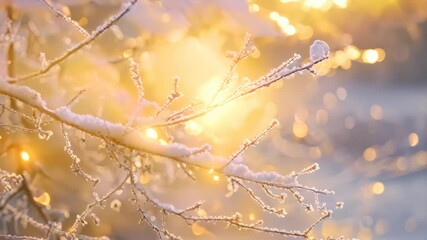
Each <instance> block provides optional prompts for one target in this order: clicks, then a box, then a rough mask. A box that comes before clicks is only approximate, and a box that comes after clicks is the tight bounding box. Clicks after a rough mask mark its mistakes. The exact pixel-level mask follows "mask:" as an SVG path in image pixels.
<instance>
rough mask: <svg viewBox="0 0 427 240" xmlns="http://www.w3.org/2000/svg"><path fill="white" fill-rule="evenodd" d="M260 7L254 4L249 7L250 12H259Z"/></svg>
mask: <svg viewBox="0 0 427 240" xmlns="http://www.w3.org/2000/svg"><path fill="white" fill-rule="evenodd" d="M259 9H260V8H259V5H258V4H256V3H253V4H251V5H249V11H250V12H259Z"/></svg>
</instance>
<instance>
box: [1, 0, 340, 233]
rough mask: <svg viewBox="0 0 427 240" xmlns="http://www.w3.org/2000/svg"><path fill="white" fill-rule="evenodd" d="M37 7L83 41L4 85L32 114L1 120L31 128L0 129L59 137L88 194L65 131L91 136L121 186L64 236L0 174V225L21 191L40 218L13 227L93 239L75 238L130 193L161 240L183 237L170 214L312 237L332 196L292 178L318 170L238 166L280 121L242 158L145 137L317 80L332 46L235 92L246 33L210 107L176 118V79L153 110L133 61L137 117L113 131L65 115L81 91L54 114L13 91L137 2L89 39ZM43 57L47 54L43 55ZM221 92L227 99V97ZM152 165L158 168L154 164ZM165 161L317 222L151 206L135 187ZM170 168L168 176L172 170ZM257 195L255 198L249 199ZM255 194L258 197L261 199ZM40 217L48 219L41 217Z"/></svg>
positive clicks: (14, 110)
mask: <svg viewBox="0 0 427 240" xmlns="http://www.w3.org/2000/svg"><path fill="white" fill-rule="evenodd" d="M43 1H44V3H45V4H46V5H47V7H48V8H49V9H50V10H51V11H53V12H54V13H56V14H57V15H58V16H60V17H62V18H63V19H65V21H67V22H68V23H69V24H71V25H72V26H73V27H75V28H77V29H78V30H79V31H80V32H82V33H83V34H84V35H85V36H86V39H85V40H83V41H82V42H80V43H78V44H77V45H75V46H73V47H72V48H70V49H68V50H66V51H65V52H64V53H63V54H62V55H60V56H59V57H57V58H55V59H53V60H46V58H45V57H41V59H42V62H43V64H42V67H41V69H40V70H38V71H36V72H33V73H30V74H27V75H24V76H18V77H14V76H12V75H10V76H7V78H6V79H7V81H0V94H1V95H4V96H7V97H8V98H10V99H13V101H17V102H19V103H23V104H24V105H26V106H27V110H28V109H30V110H31V111H32V112H33V117H31V116H28V115H27V114H26V113H25V111H24V110H23V109H24V107H22V108H18V107H16V106H7V104H6V103H1V105H0V106H1V107H2V109H1V111H2V112H1V114H3V111H6V112H9V113H11V114H15V115H16V116H18V117H19V118H20V120H25V121H27V122H30V123H31V124H32V125H34V128H28V127H27V126H26V125H24V124H22V125H20V124H19V122H18V121H15V122H11V123H5V124H2V125H0V128H3V129H7V128H15V129H16V130H29V131H34V132H38V133H43V134H47V135H48V137H44V138H43V140H45V141H51V140H49V137H50V136H51V135H52V134H55V135H62V137H63V138H64V140H65V144H64V151H65V152H66V153H67V155H68V156H69V157H70V158H71V160H72V164H71V170H72V172H73V173H76V174H77V175H78V176H80V177H82V178H83V179H84V180H86V181H88V182H92V183H93V186H92V188H93V187H95V184H97V183H99V182H100V181H101V180H100V177H101V176H99V174H97V173H96V172H95V173H93V174H92V173H91V174H89V173H87V172H86V171H84V170H83V168H82V166H81V165H80V164H81V163H82V162H89V161H87V160H85V158H84V157H82V158H80V157H79V156H78V155H77V154H76V153H75V152H74V151H75V150H76V147H75V146H74V147H72V145H71V143H72V142H73V141H72V139H71V137H72V136H73V135H72V134H70V135H69V134H68V132H70V131H76V132H78V133H82V134H84V135H90V136H92V137H93V139H95V140H96V141H98V142H99V143H100V145H99V146H100V148H99V151H100V152H103V153H104V154H105V155H104V156H105V158H106V159H107V160H108V159H109V160H111V162H113V163H114V165H115V167H116V169H115V172H114V175H116V176H119V177H118V178H119V179H120V181H119V183H118V184H116V185H115V186H114V187H112V188H110V189H108V190H107V191H106V193H105V194H104V195H103V196H102V197H100V196H99V195H98V194H97V193H96V192H95V191H94V190H93V192H92V199H91V201H90V202H89V203H88V204H87V205H86V207H85V208H84V210H83V211H82V212H81V213H80V214H78V215H77V216H76V217H75V219H74V221H73V224H72V226H71V227H70V228H69V229H68V230H67V231H64V230H62V228H61V224H60V222H51V221H50V218H49V216H50V215H49V213H50V211H51V209H50V208H48V207H44V206H41V205H40V204H38V203H36V202H35V200H34V199H35V198H34V196H33V195H32V191H31V188H30V185H29V184H30V182H29V181H27V178H26V176H25V174H24V173H22V172H20V173H19V174H13V173H9V172H7V171H4V170H0V180H1V182H0V183H1V184H2V185H3V188H4V190H5V194H4V195H0V200H1V202H0V204H2V205H0V206H1V209H0V210H1V211H0V216H2V215H4V214H17V213H18V212H19V211H20V210H19V207H20V206H18V204H16V201H10V200H11V199H15V198H18V197H17V196H16V192H19V191H21V190H22V189H23V191H25V193H26V195H27V201H28V203H30V204H32V205H33V206H34V208H35V209H36V211H37V212H38V213H39V216H38V217H37V218H34V217H33V216H31V212H25V213H23V214H20V215H19V217H17V218H20V219H21V220H22V221H26V222H28V223H30V224H32V225H34V226H35V228H36V229H38V230H39V231H41V232H42V233H43V234H44V235H45V236H47V237H45V238H43V239H49V238H50V237H51V236H57V237H60V236H65V237H67V238H68V237H70V238H72V239H96V238H92V237H89V236H85V235H83V234H80V233H79V232H80V231H81V230H82V228H84V227H85V226H86V225H88V224H89V219H91V220H92V222H93V223H94V224H95V225H96V226H97V225H99V224H101V219H100V218H99V217H98V216H97V215H96V214H95V212H94V210H95V208H104V207H105V204H106V201H107V200H110V199H112V196H113V194H116V193H117V194H118V193H121V192H122V191H123V190H128V191H127V193H128V194H129V195H130V196H131V203H132V204H133V205H134V206H135V207H136V209H137V211H138V212H139V213H140V222H145V223H146V224H147V225H148V226H149V227H150V228H151V229H152V230H153V231H154V232H155V233H156V234H157V235H158V237H159V238H160V239H164V238H169V239H181V237H180V236H177V235H175V234H174V233H172V232H171V231H170V230H169V229H168V227H167V226H166V219H167V217H168V216H170V215H173V216H175V217H178V218H179V219H181V220H182V221H183V222H185V223H186V224H188V225H190V226H192V225H193V224H196V223H203V222H206V223H222V224H225V225H226V226H233V227H236V228H237V229H245V230H252V231H257V232H264V233H271V234H278V235H282V236H287V237H299V238H305V239H309V238H310V237H311V235H310V234H311V231H312V229H313V228H314V227H315V226H316V225H318V224H319V223H320V222H322V221H323V220H324V219H326V218H328V217H330V216H331V213H332V212H331V211H330V210H328V209H327V208H326V206H325V204H323V203H320V200H319V195H326V194H333V192H332V191H330V190H326V189H317V188H316V187H312V186H306V185H304V184H302V183H300V182H299V177H302V176H304V175H306V174H310V173H313V172H315V171H317V170H318V169H319V166H318V164H313V165H310V166H308V167H306V168H304V169H302V170H301V171H298V172H295V171H294V172H291V173H290V174H288V175H283V174H280V173H277V172H255V171H253V170H251V169H250V168H249V167H248V165H246V164H245V163H244V161H243V154H244V152H245V151H246V150H247V149H248V148H250V147H253V146H256V145H257V144H258V142H259V141H260V140H261V139H262V138H263V137H265V136H266V135H268V133H269V132H270V131H271V130H272V129H273V128H274V127H276V126H278V124H279V122H278V121H277V120H273V121H272V122H271V124H270V125H269V126H268V127H267V128H266V129H265V130H263V131H261V132H260V133H259V134H257V135H256V136H255V137H253V138H252V139H248V140H247V141H245V142H244V143H243V145H242V146H241V147H240V149H239V150H237V151H236V152H235V153H234V154H232V155H231V156H229V157H223V156H217V155H214V154H212V153H211V147H210V146H209V145H207V144H204V145H201V146H199V147H194V146H189V145H186V144H184V143H180V142H176V141H175V142H174V140H173V137H170V138H169V139H168V142H166V141H164V142H161V141H157V140H156V139H153V138H152V137H150V136H146V134H144V131H146V130H149V129H150V130H151V131H154V133H155V134H156V136H157V132H156V130H158V131H159V132H160V131H161V132H163V133H164V134H165V135H166V136H171V135H173V133H172V131H170V129H171V128H172V127H175V126H177V125H179V124H182V123H186V122H188V121H190V120H193V119H196V118H198V117H202V116H205V115H206V114H208V113H210V112H212V111H214V110H216V109H219V108H221V107H223V106H225V105H227V104H230V103H232V102H234V101H236V100H238V99H241V98H243V97H249V96H248V95H250V94H252V93H257V92H258V91H260V90H262V89H264V88H267V87H269V86H271V85H272V84H273V83H275V82H277V81H279V80H281V79H283V78H286V77H290V76H292V75H293V74H295V73H299V72H304V71H310V72H312V73H314V70H313V67H314V66H315V65H316V64H317V63H319V62H322V61H324V60H325V59H327V58H328V57H329V47H328V45H327V44H326V43H325V42H323V41H319V40H316V41H315V42H314V43H313V45H311V47H310V61H309V62H307V63H303V64H299V63H297V62H298V60H300V58H301V57H300V56H299V55H297V54H295V55H294V56H293V57H291V58H290V59H289V60H287V61H284V62H283V63H281V64H280V65H279V66H277V67H276V68H274V69H272V70H270V71H269V72H268V73H266V74H265V75H264V76H261V77H259V78H258V79H257V80H255V81H252V82H251V81H244V82H242V83H240V84H237V86H235V88H234V89H232V86H234V84H231V82H232V81H233V78H234V74H235V71H236V69H237V66H238V63H240V62H241V61H242V60H243V59H245V58H246V57H247V56H249V55H250V54H251V53H252V52H253V51H254V50H255V47H254V46H253V45H252V43H251V39H250V35H249V34H247V35H246V37H245V39H244V41H243V46H242V48H241V50H240V51H239V52H237V53H236V52H228V53H227V55H228V56H229V57H230V58H231V59H232V63H231V65H230V68H229V70H228V72H227V73H226V74H225V77H224V79H223V81H222V82H221V84H220V85H219V86H218V88H217V89H215V91H214V95H213V97H212V98H211V99H210V101H209V102H208V103H207V104H204V103H202V102H196V101H194V102H191V103H190V104H188V105H187V107H184V108H183V109H181V110H178V111H173V110H172V109H169V107H170V105H171V104H172V103H173V102H175V101H178V99H180V98H179V97H180V96H182V93H181V92H179V89H178V83H179V79H178V78H175V79H174V82H173V89H172V91H171V93H170V94H169V96H168V98H167V100H166V102H165V103H164V104H162V105H158V104H157V103H151V102H149V101H148V100H147V99H145V95H144V87H143V82H142V77H141V73H140V71H139V66H138V64H137V63H136V62H135V61H134V60H133V59H132V58H129V63H130V74H131V80H132V81H133V83H134V86H135V88H136V90H137V91H138V100H137V102H138V103H137V107H136V109H134V111H133V115H132V116H131V118H130V119H129V121H127V123H117V122H112V121H108V120H107V119H104V118H102V117H97V116H94V115H92V114H79V113H76V112H74V111H73V110H72V109H71V107H72V105H73V103H74V102H75V101H76V100H77V99H78V98H79V97H80V95H81V94H82V93H83V92H85V90H82V91H80V92H79V93H78V94H77V95H76V96H75V97H74V98H73V99H72V100H71V101H69V103H68V104H66V105H64V106H62V107H57V108H53V107H51V104H50V103H49V101H47V100H46V99H44V98H43V97H42V95H41V93H39V92H38V91H36V90H35V89H33V88H31V87H29V86H24V85H20V84H18V83H21V82H22V81H24V80H28V79H32V78H37V77H42V76H43V75H44V74H46V73H47V72H49V71H50V70H51V69H52V68H53V67H54V66H57V65H58V64H60V63H62V62H63V61H65V60H66V59H67V58H69V57H70V56H72V55H73V54H75V53H76V52H77V51H78V50H80V49H82V48H83V47H85V46H87V45H88V44H90V43H92V42H93V41H94V40H95V39H96V38H97V37H98V36H99V35H100V34H102V33H103V32H105V31H106V30H108V29H109V28H111V27H112V25H114V24H115V23H116V22H117V21H118V20H120V19H121V18H122V17H123V16H124V15H125V14H126V13H127V12H129V11H130V9H131V7H132V6H133V5H134V4H136V2H137V0H132V1H130V2H128V3H126V4H123V6H122V8H121V10H120V11H119V12H118V13H117V14H115V15H114V16H112V17H111V18H110V19H108V20H107V21H105V22H104V23H103V24H101V25H100V26H99V27H98V28H96V29H95V30H94V31H93V32H92V33H90V34H89V33H87V32H86V31H85V30H84V29H83V28H82V27H81V26H80V25H79V24H78V23H77V22H75V21H74V20H72V19H71V18H69V17H68V16H66V15H65V14H63V13H62V12H61V11H60V10H58V9H56V8H55V7H54V5H53V4H52V3H51V2H50V1H49V0H43ZM41 56H44V55H43V54H42V55H41ZM12 62H13V61H12ZM226 89H227V91H225V90H226ZM146 103H149V104H152V106H155V107H156V110H157V112H156V113H154V114H153V115H152V116H140V115H141V114H140V112H141V111H140V108H141V107H142V104H146ZM165 112H167V113H168V115H167V114H161V113H165ZM1 114H0V117H1ZM163 115H167V116H163ZM136 118H138V119H143V121H141V122H143V124H142V125H139V126H135V125H136V124H135V125H134V124H133V123H134V120H135V119H136ZM45 120H46V121H48V122H49V124H54V123H56V124H58V125H59V127H60V130H61V132H59V133H58V132H56V133H52V132H50V131H46V130H43V129H42V127H44V124H45V123H46V122H45ZM79 155H80V154H79ZM153 159H156V160H157V161H153ZM165 159H168V160H169V161H170V162H173V163H175V165H178V166H179V168H180V169H182V170H183V171H184V172H185V174H186V175H187V176H188V177H189V178H190V179H192V180H193V181H197V178H196V175H195V174H193V171H194V172H196V171H197V172H202V171H209V172H210V173H215V174H218V175H221V176H223V177H224V178H226V179H228V182H229V190H230V194H229V195H231V194H232V193H234V192H237V191H238V190H239V189H241V190H242V191H243V192H245V193H246V195H247V197H248V198H250V199H252V200H253V202H254V203H255V204H256V205H257V206H258V207H259V208H260V209H261V210H263V211H265V212H268V213H271V214H272V215H274V216H276V217H279V218H283V217H287V216H288V214H287V211H286V209H285V208H281V207H275V206H274V205H273V204H270V201H271V200H272V201H277V202H279V203H280V202H283V201H285V200H287V199H286V196H291V197H290V198H291V199H292V198H293V199H295V201H296V202H297V203H298V204H299V205H300V206H302V207H303V208H304V209H305V210H307V212H314V211H316V212H317V213H318V215H319V216H318V219H317V220H316V221H314V222H313V223H312V224H310V225H309V226H308V227H307V228H306V229H305V230H287V229H286V228H285V227H283V228H275V227H270V226H268V224H265V223H264V221H263V219H258V220H257V221H256V222H253V223H246V222H245V221H244V220H243V218H242V215H241V214H240V213H238V212H235V213H233V214H231V215H205V216H200V215H198V214H196V211H197V210H199V209H200V208H201V206H202V205H203V204H204V203H203V202H202V201H197V202H196V203H194V204H193V205H191V206H189V207H185V208H178V207H176V206H175V204H174V203H173V201H171V203H165V202H163V201H161V200H159V199H157V198H156V192H155V191H152V190H151V189H150V188H148V187H146V186H145V185H144V183H142V182H141V181H139V179H140V178H142V177H144V174H147V173H148V174H149V173H151V172H152V171H154V170H153V168H152V167H151V164H152V162H165ZM172 169H173V170H175V168H172ZM177 169H178V168H177ZM20 171H21V170H20ZM156 171H159V172H163V171H164V172H167V171H168V170H167V169H160V170H159V169H156ZM98 185H99V184H98ZM98 185H97V186H98ZM256 189H258V190H259V191H256ZM260 192H261V193H262V194H259V193H260ZM305 194H311V195H313V196H314V198H315V206H316V208H314V207H313V204H311V203H310V202H309V201H306V200H305V199H304V197H303V195H305ZM200 198H203V196H200ZM266 199H268V201H266ZM9 201H10V202H9ZM12 202H13V203H12ZM120 205H121V202H120V201H118V200H113V201H112V202H111V207H112V208H113V209H117V208H120ZM341 205H342V204H341ZM153 209H154V211H157V213H159V214H161V216H162V218H161V220H156V219H155V218H153V217H152V216H151V214H152V212H151V211H153ZM45 212H47V214H46V213H45ZM40 218H42V220H43V222H41V221H40ZM0 237H3V238H6V239H21V237H20V236H18V235H11V236H9V235H0ZM24 238H25V239H38V238H37V237H32V236H23V239H24Z"/></svg>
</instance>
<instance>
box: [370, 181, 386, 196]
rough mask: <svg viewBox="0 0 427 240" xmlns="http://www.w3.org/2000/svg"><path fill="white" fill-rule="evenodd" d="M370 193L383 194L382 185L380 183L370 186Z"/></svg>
mask: <svg viewBox="0 0 427 240" xmlns="http://www.w3.org/2000/svg"><path fill="white" fill-rule="evenodd" d="M372 193H374V194H375V195H380V194H383V193H384V184H383V183H382V182H375V183H374V184H373V185H372Z"/></svg>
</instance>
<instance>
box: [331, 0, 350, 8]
mask: <svg viewBox="0 0 427 240" xmlns="http://www.w3.org/2000/svg"><path fill="white" fill-rule="evenodd" d="M333 1H334V3H335V5H337V6H338V7H340V8H346V7H347V4H348V3H347V0H333Z"/></svg>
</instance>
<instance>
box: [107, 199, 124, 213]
mask: <svg viewBox="0 0 427 240" xmlns="http://www.w3.org/2000/svg"><path fill="white" fill-rule="evenodd" d="M121 206H122V203H121V202H120V200H118V199H114V200H113V201H111V203H110V208H111V209H113V210H114V211H116V212H120V207H121Z"/></svg>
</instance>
